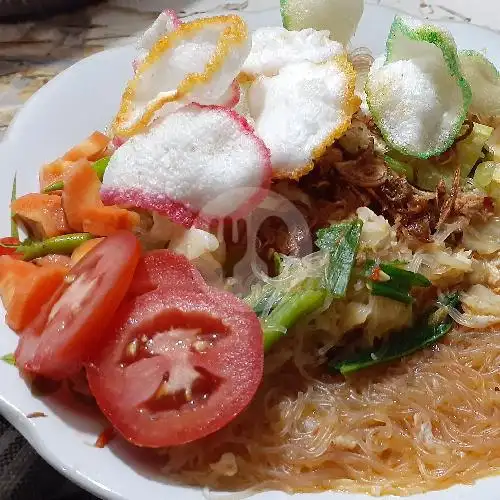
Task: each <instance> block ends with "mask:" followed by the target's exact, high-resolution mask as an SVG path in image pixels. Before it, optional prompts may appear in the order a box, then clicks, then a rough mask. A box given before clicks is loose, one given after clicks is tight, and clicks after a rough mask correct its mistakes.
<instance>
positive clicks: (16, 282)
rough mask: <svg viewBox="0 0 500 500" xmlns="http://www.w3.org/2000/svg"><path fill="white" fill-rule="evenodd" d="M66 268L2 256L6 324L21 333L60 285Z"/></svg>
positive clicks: (0, 284)
mask: <svg viewBox="0 0 500 500" xmlns="http://www.w3.org/2000/svg"><path fill="white" fill-rule="evenodd" d="M65 275H66V270H65V269H62V268H60V267H38V266H36V265H35V264H33V263H31V262H24V261H21V260H16V259H13V258H11V257H8V256H3V257H0V297H1V299H2V303H3V305H4V307H5V309H6V311H7V315H6V321H7V324H8V325H9V326H10V327H11V328H12V329H13V330H14V331H16V332H18V333H20V332H21V331H22V330H24V328H26V327H27V326H28V324H29V323H30V322H31V321H32V320H33V319H34V318H35V317H36V316H37V315H38V314H39V313H40V310H41V308H42V306H43V305H44V304H45V303H47V301H48V300H49V299H50V297H51V296H52V295H53V294H54V293H55V291H56V290H57V288H59V286H60V285H61V284H62V283H63V281H64V276H65Z"/></svg>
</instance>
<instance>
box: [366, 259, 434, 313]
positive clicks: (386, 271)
mask: <svg viewBox="0 0 500 500" xmlns="http://www.w3.org/2000/svg"><path fill="white" fill-rule="evenodd" d="M382 273H383V274H382ZM365 275H366V276H368V277H369V280H370V284H369V286H370V289H371V294H372V295H375V296H379V297H387V298H389V299H393V300H397V301H398V302H403V303H405V304H411V303H412V302H413V297H412V296H411V295H410V291H411V289H412V288H413V287H429V286H431V285H432V283H431V282H430V281H429V280H428V279H427V278H426V277H425V276H423V275H422V274H419V273H413V272H411V271H407V270H406V269H402V268H401V267H400V266H399V265H398V263H395V262H393V263H382V264H379V265H377V264H376V263H375V261H373V260H369V261H368V262H367V263H366V265H365ZM382 276H384V277H385V278H386V279H385V280H383V279H382Z"/></svg>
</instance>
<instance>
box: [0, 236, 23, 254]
mask: <svg viewBox="0 0 500 500" xmlns="http://www.w3.org/2000/svg"><path fill="white" fill-rule="evenodd" d="M20 244H21V242H20V241H19V238H12V237H10V236H9V237H7V238H0V255H10V256H11V257H12V258H14V259H22V258H23V256H22V255H21V254H20V253H16V248H15V247H16V246H17V245H20Z"/></svg>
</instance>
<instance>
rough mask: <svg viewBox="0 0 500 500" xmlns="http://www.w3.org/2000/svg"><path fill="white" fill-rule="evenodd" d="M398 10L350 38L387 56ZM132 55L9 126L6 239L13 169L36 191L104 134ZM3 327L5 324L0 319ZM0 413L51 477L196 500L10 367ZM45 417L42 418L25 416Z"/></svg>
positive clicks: (494, 54)
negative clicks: (53, 170) (77, 149)
mask: <svg viewBox="0 0 500 500" xmlns="http://www.w3.org/2000/svg"><path fill="white" fill-rule="evenodd" d="M394 14H395V11H393V10H390V9H385V8H380V7H375V6H370V5H368V6H367V7H366V11H365V14H364V17H363V21H362V23H361V26H360V28H359V30H358V34H357V36H356V39H355V41H354V45H355V46H367V47H369V48H370V49H372V51H373V52H374V53H376V54H378V53H381V52H382V51H383V49H384V42H385V39H386V37H387V33H388V30H389V26H390V24H391V22H392V20H393V17H394ZM245 17H246V19H247V20H248V22H249V25H250V27H251V28H257V27H259V26H264V25H278V24H280V17H279V12H278V11H277V10H276V9H272V10H269V11H264V12H258V13H251V12H250V13H246V15H245ZM446 26H447V27H448V28H449V29H450V30H451V31H452V32H453V34H454V35H455V37H456V40H457V43H458V45H459V46H460V47H461V48H467V49H476V50H483V49H486V50H487V52H488V55H489V57H490V58H491V59H492V60H493V61H494V62H495V63H496V64H497V65H500V48H499V47H500V37H499V36H498V35H496V34H495V33H493V32H491V31H488V30H485V29H481V28H477V27H475V26H468V25H463V24H452V23H448V24H446ZM133 53H134V51H133V49H132V48H131V47H123V48H118V49H114V50H109V51H105V52H102V53H100V54H97V55H94V56H92V57H90V58H88V59H85V60H83V61H81V62H79V63H78V64H76V65H75V66H73V67H72V68H70V69H69V70H67V71H65V72H64V73H63V74H61V75H59V76H58V77H57V78H55V79H54V80H52V81H51V82H50V83H49V84H48V85H46V86H45V87H44V88H42V89H41V90H40V91H39V92H37V94H36V95H35V96H34V97H32V98H31V99H30V100H29V102H28V103H27V104H26V106H25V107H24V109H23V110H22V111H21V112H20V113H19V114H18V116H17V117H16V119H15V121H14V122H13V123H12V125H11V127H10V129H9V131H8V133H7V137H6V140H5V141H4V143H3V144H2V145H0V165H1V168H2V182H1V183H0V235H7V234H8V233H9V220H8V219H9V218H8V206H9V200H10V189H11V182H12V178H13V175H14V172H15V171H16V170H17V172H18V193H27V192H31V191H36V189H37V185H38V184H37V172H38V169H39V167H40V165H41V164H42V163H44V162H48V161H51V160H53V159H54V158H56V157H58V156H60V155H61V154H62V153H64V152H65V151H66V150H67V149H68V148H69V147H71V146H72V145H74V144H76V143H78V142H79V141H80V140H82V139H83V138H84V137H86V136H87V135H88V134H89V133H90V132H92V131H93V130H96V129H97V130H99V129H100V130H102V129H104V127H105V126H106V125H107V124H108V122H109V121H110V119H111V118H112V116H113V115H114V113H115V111H116V109H117V106H118V103H119V100H120V95H121V91H122V89H123V88H124V85H125V82H126V81H127V79H128V78H129V77H130V76H131V65H130V63H131V60H132V58H133ZM2 323H3V322H2ZM16 342H17V339H16V335H15V334H14V333H12V332H11V331H10V330H9V328H8V327H7V326H5V324H1V325H0V356H1V355H3V354H6V353H10V352H12V351H13V350H14V349H15V346H16ZM0 411H1V412H2V414H3V415H4V416H5V417H6V418H7V419H8V420H9V421H10V422H11V423H12V424H13V425H14V426H15V427H17V428H18V429H19V431H20V432H22V433H23V434H24V436H25V437H26V438H27V439H28V440H29V441H30V443H31V444H32V445H33V446H34V447H35V448H36V449H37V450H38V452H39V453H40V454H41V455H42V456H43V457H44V458H45V459H46V460H47V461H48V462H49V463H50V464H52V465H53V466H54V467H55V468H56V469H57V470H59V471H60V472H62V473H63V474H65V475H66V476H67V477H68V478H70V479H71V480H73V481H74V482H76V483H78V484H79V485H80V486H82V487H84V488H86V489H88V490H89V491H91V492H93V493H94V494H96V495H98V496H100V497H103V498H109V499H120V500H143V499H145V498H146V499H148V500H160V499H166V498H169V499H178V498H182V499H183V500H201V499H203V498H204V497H203V495H202V492H201V491H200V490H196V489H192V488H183V487H181V486H172V485H169V484H168V483H167V482H166V480H165V479H164V478H162V477H161V475H160V473H159V465H158V464H151V463H149V462H148V461H147V460H145V457H144V456H141V453H139V452H138V450H135V449H132V447H129V446H127V445H125V444H123V443H121V442H119V440H116V441H115V442H113V443H112V444H111V445H110V446H109V447H107V448H105V449H102V450H101V449H97V448H95V447H93V446H92V445H93V443H94V442H95V439H96V436H97V435H98V434H99V433H100V432H101V431H102V430H103V428H104V425H105V424H104V422H103V420H102V417H99V416H96V415H95V414H94V413H92V412H91V411H89V409H88V408H86V407H85V406H84V405H82V406H75V403H74V402H73V401H72V400H67V399H65V398H64V396H60V397H55V396H52V397H44V398H41V399H40V398H38V399H37V398H35V397H33V395H32V394H31V392H30V390H29V389H28V387H27V386H26V384H25V383H24V382H23V381H22V380H21V378H20V377H19V375H18V372H17V370H16V369H15V368H13V367H11V366H9V365H7V364H6V363H0ZM34 411H42V412H45V413H46V414H47V415H48V418H41V419H31V420H29V419H27V418H26V417H25V415H27V414H29V413H31V412H34ZM499 489H500V477H498V478H490V479H487V480H483V481H480V482H479V483H478V484H476V485H475V486H472V487H471V486H459V487H455V488H452V489H451V490H448V491H444V492H434V493H429V494H426V495H417V496H416V497H414V498H415V499H417V498H418V499H425V500H483V499H493V498H499V493H498V490H499ZM254 498H255V500H278V499H281V500H282V499H286V498H289V497H288V496H287V495H286V494H283V493H279V492H266V493H261V494H259V495H257V496H256V497H254ZM294 498H300V500H306V499H307V500H312V499H314V500H320V499H324V498H329V499H330V500H341V499H343V500H345V499H349V500H362V499H366V498H367V497H366V496H364V495H347V494H331V493H324V494H317V495H314V494H307V495H306V494H305V495H298V496H296V497H294Z"/></svg>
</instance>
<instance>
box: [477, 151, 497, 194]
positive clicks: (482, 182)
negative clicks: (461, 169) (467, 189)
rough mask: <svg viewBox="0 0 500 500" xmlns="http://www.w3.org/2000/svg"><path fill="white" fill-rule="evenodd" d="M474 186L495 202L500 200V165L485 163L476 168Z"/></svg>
mask: <svg viewBox="0 0 500 500" xmlns="http://www.w3.org/2000/svg"><path fill="white" fill-rule="evenodd" d="M474 184H475V185H476V186H477V187H479V188H481V189H483V190H484V191H486V193H488V195H490V196H491V197H492V198H494V199H495V200H497V201H498V200H500V163H498V162H493V161H485V162H483V163H480V164H479V165H478V166H477V167H476V171H475V172H474Z"/></svg>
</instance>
